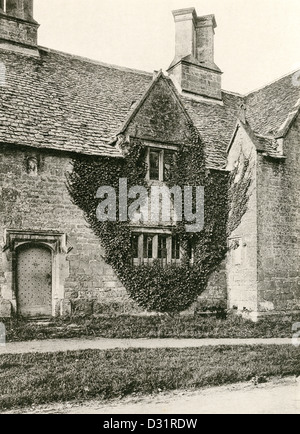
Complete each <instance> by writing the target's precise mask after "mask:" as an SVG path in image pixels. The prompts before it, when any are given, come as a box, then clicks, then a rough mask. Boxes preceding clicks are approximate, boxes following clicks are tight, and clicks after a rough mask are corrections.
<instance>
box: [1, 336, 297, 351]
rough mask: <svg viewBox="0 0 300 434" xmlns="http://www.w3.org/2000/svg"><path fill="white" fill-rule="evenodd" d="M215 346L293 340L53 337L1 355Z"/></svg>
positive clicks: (4, 348) (9, 345) (10, 346)
mask: <svg viewBox="0 0 300 434" xmlns="http://www.w3.org/2000/svg"><path fill="white" fill-rule="evenodd" d="M217 345H230V346H232V345H292V339H289V338H288V339H66V340H63V339H62V340H60V339H53V340H44V341H30V342H13V343H7V344H6V346H0V355H1V354H26V353H56V352H60V351H77V350H108V349H115V348H199V347H205V346H217Z"/></svg>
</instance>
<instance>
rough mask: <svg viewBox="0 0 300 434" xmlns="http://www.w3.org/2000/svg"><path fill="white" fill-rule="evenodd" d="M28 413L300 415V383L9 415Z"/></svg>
mask: <svg viewBox="0 0 300 434" xmlns="http://www.w3.org/2000/svg"><path fill="white" fill-rule="evenodd" d="M8 413H26V414H130V415H132V414H145V415H146V414H148V415H150V414H151V415H155V414H162V415H163V414H300V381H297V380H296V378H287V379H275V380H272V381H270V382H269V383H267V384H263V385H259V386H254V385H253V384H249V383H240V384H236V385H231V386H222V387H213V388H209V389H201V390H199V391H194V392H191V391H182V392H173V393H166V394H165V393H164V394H161V395H156V396H150V397H141V396H138V397H134V398H127V399H124V400H121V401H120V400H115V401H110V402H108V403H103V402H99V401H89V402H84V403H80V404H78V403H77V404H76V403H68V404H55V405H53V406H39V407H35V408H31V409H27V410H22V411H15V412H8Z"/></svg>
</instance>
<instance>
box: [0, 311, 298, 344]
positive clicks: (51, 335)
mask: <svg viewBox="0 0 300 434" xmlns="http://www.w3.org/2000/svg"><path fill="white" fill-rule="evenodd" d="M4 322H5V324H6V329H7V341H8V342H13V341H15V342H16V341H28V340H34V339H64V338H81V337H82V338H84V337H99V338H111V339H113V338H120V339H122V338H124V339H135V338H183V339H184V338H185V339H188V338H195V339H202V338H285V337H288V338H289V337H290V338H291V337H292V334H293V333H292V325H293V323H295V322H300V317H299V316H298V318H296V317H295V318H286V319H274V318H272V319H271V318H269V319H263V320H261V321H260V322H259V323H253V322H251V321H246V320H244V319H242V318H240V317H236V316H229V317H228V318H227V319H226V320H219V319H216V318H213V317H206V318H203V317H199V316H198V317H197V316H195V317H193V316H189V317H174V318H171V317H168V316H161V317H159V316H150V317H143V316H139V317H133V316H125V315H124V316H116V317H102V318H92V319H88V320H87V319H80V318H77V319H71V320H70V319H65V320H63V319H57V320H52V321H51V323H50V324H44V325H37V324H35V323H31V324H30V323H28V322H24V321H23V322H22V321H16V320H14V321H4Z"/></svg>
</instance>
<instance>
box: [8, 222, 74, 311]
mask: <svg viewBox="0 0 300 434" xmlns="http://www.w3.org/2000/svg"><path fill="white" fill-rule="evenodd" d="M24 245H31V246H44V247H46V248H48V249H49V250H50V251H51V254H52V315H53V316H59V315H61V314H63V303H62V302H63V301H64V296H65V294H64V292H65V291H64V283H65V279H66V278H67V277H68V276H69V262H68V260H67V255H68V253H69V252H70V251H71V250H72V246H70V245H68V242H67V236H66V234H64V233H60V232H55V231H29V230H14V229H6V230H5V231H4V247H3V262H4V274H5V277H6V285H5V286H4V287H2V294H1V296H2V298H3V299H4V300H7V301H10V302H11V304H12V308H13V311H14V312H15V313H17V310H18V306H17V282H16V265H17V250H18V248H19V247H20V246H24Z"/></svg>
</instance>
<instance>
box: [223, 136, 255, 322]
mask: <svg viewBox="0 0 300 434" xmlns="http://www.w3.org/2000/svg"><path fill="white" fill-rule="evenodd" d="M245 158H246V159H247V160H250V163H249V169H248V171H247V173H246V176H250V177H251V178H252V183H251V186H250V189H249V191H248V194H249V201H248V204H247V210H246V212H245V214H244V215H243V217H242V219H241V222H240V224H239V225H238V227H237V228H236V229H235V230H234V231H233V232H232V233H231V235H230V237H229V253H228V255H227V264H226V270H227V283H228V304H229V307H230V308H236V309H237V310H238V311H239V312H244V313H245V312H248V313H249V314H250V315H253V316H254V317H255V316H256V314H257V203H256V201H257V189H256V149H255V147H254V145H253V144H252V142H251V140H250V138H249V137H248V135H247V133H246V132H245V130H244V129H243V128H240V129H239V131H238V133H237V135H236V138H235V141H234V144H233V145H232V148H231V150H230V153H229V156H228V170H233V168H234V167H235V165H236V163H238V164H239V170H238V173H237V176H236V179H235V182H236V183H238V182H239V181H240V176H241V173H242V169H243V165H244V164H245ZM242 193H243V192H242ZM231 212H232V211H231Z"/></svg>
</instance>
